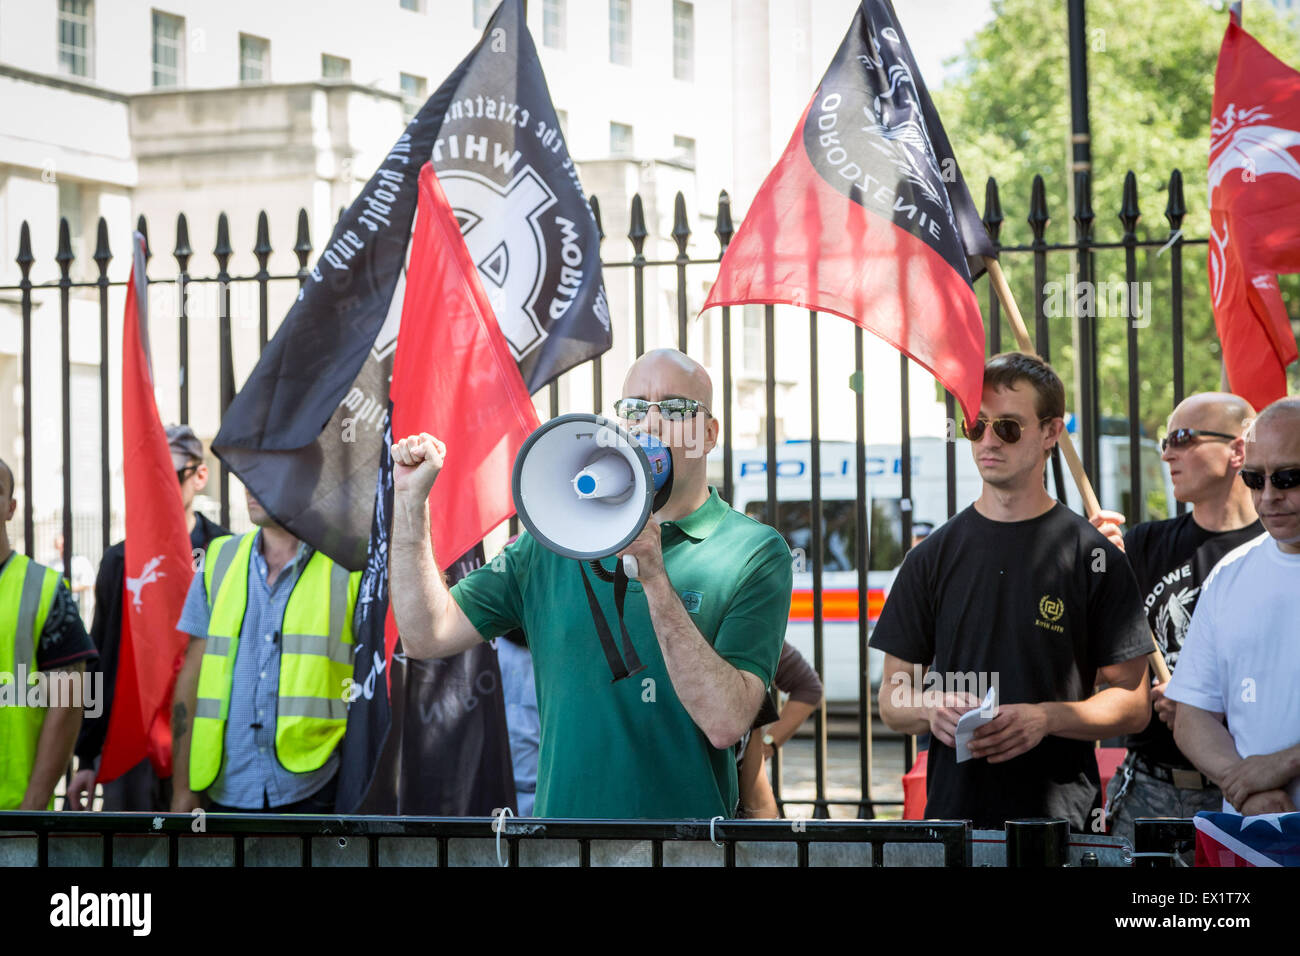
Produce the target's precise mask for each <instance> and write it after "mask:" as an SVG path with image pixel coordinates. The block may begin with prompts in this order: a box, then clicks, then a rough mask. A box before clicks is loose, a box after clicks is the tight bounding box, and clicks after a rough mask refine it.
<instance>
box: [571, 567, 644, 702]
mask: <svg viewBox="0 0 1300 956" xmlns="http://www.w3.org/2000/svg"><path fill="white" fill-rule="evenodd" d="M619 563H620V564H622V562H619ZM578 570H579V572H580V573H581V574H582V586H583V587H584V588H585V589H586V591H587V604H588V605H589V606H590V607H591V620H592V622H593V623H594V624H595V625H596V636H597V637H599V638H600V649H601V650H602V651H604V652H605V660H606V662H607V663H608V664H609V669H610V672H611V673H612V674H613V675H614V678H613V680H616V681H617V680H622V679H623V678H624V677H627V676H628V670H627V667H625V666H624V664H623V658H622V657H620V656H619V653H618V647H617V645H615V643H614V635H613V634H611V633H610V630H609V625H608V624H607V623H606V622H605V615H604V613H603V612H602V611H601V610H600V602H598V601H597V600H596V592H595V591H593V590H592V589H591V581H590V580H588V578H587V569H586V568H585V567H584V566H583V565H582V564H579V565H578ZM624 587H626V579H625V582H624ZM615 594H616V595H617V587H615ZM615 603H618V599H617V596H616V597H615ZM618 623H619V626H620V627H621V626H622V625H623V613H622V607H621V605H620V607H619V619H618ZM623 639H624V641H627V639H628V638H627V628H626V627H624V628H623ZM639 663H640V662H638V664H639ZM638 669H639V668H638ZM611 683H613V681H611Z"/></svg>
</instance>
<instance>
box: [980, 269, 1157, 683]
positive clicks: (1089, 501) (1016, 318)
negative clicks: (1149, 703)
mask: <svg viewBox="0 0 1300 956" xmlns="http://www.w3.org/2000/svg"><path fill="white" fill-rule="evenodd" d="M983 258H984V265H985V267H986V268H987V269H988V273H989V281H990V282H992V283H993V288H994V290H996V292H997V294H998V299H999V300H1000V301H1001V302H1002V308H1004V309H1005V310H1006V312H1007V318H1008V319H1010V321H1011V331H1012V333H1013V334H1014V335H1015V337H1016V344H1017V345H1018V346H1019V348H1020V351H1022V352H1027V353H1029V354H1030V355H1034V354H1037V353H1036V351H1035V349H1034V344H1033V343H1032V342H1031V341H1030V340H1029V330H1028V329H1027V328H1026V327H1025V320H1024V318H1023V317H1021V315H1020V309H1019V307H1018V306H1017V305H1016V298H1015V296H1014V295H1012V294H1011V286H1009V285H1007V277H1006V276H1005V275H1003V274H1002V266H1001V265H999V264H998V260H996V259H994V258H992V257H990V256H984V257H983ZM1060 446H1061V454H1063V455H1064V456H1065V463H1066V464H1067V465H1069V467H1070V474H1072V475H1073V476H1074V483H1075V485H1077V486H1078V488H1079V494H1080V495H1081V496H1082V497H1083V508H1084V511H1085V513H1086V514H1087V515H1088V517H1089V518H1091V517H1092V516H1093V515H1095V514H1096V513H1097V512H1098V511H1100V510H1101V503H1100V502H1099V501H1098V500H1097V493H1096V492H1095V491H1093V489H1092V482H1091V481H1089V480H1088V475H1087V474H1086V473H1085V472H1084V470H1083V462H1081V461H1080V460H1079V453H1078V452H1077V451H1075V448H1074V442H1072V441H1071V440H1070V434H1069V432H1067V431H1065V430H1064V429H1062V431H1061V438H1060ZM1151 643H1152V644H1153V645H1154V646H1153V648H1152V650H1151V653H1150V655H1148V656H1149V657H1150V660H1151V666H1152V667H1153V668H1155V672H1156V676H1157V677H1159V678H1160V683H1162V684H1163V683H1167V682H1168V680H1169V667H1168V665H1167V664H1166V663H1165V657H1164V655H1163V654H1162V653H1160V645H1159V644H1157V643H1156V636H1155V634H1152V635H1151Z"/></svg>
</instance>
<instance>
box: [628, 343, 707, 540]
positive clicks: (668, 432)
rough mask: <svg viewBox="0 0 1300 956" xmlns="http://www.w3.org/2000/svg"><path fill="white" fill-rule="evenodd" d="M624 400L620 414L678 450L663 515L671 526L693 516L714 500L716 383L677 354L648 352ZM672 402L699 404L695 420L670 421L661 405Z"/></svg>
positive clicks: (691, 417)
mask: <svg viewBox="0 0 1300 956" xmlns="http://www.w3.org/2000/svg"><path fill="white" fill-rule="evenodd" d="M623 396H624V397H623V398H621V399H620V400H619V401H618V402H617V403H616V407H615V413H616V414H617V415H618V416H619V417H620V418H622V419H623V420H624V421H627V422H629V423H631V424H632V427H633V428H634V429H636V430H640V431H645V432H648V433H649V434H651V435H654V436H655V437H656V438H658V439H659V440H660V441H662V442H663V443H664V444H665V445H667V446H668V447H669V448H671V449H672V455H673V494H672V497H671V498H669V500H668V504H667V505H665V507H664V508H662V509H661V510H660V511H659V513H658V516H659V520H661V521H667V520H670V519H672V518H675V517H679V516H680V515H683V514H690V513H691V512H692V511H694V510H695V509H696V508H698V507H699V506H700V505H702V504H704V502H705V501H706V500H707V499H708V497H709V487H708V481H707V478H706V477H705V469H706V466H707V461H706V458H707V456H708V454H709V452H710V451H712V450H713V447H714V446H715V445H716V444H717V443H718V420H717V419H716V418H714V417H713V415H712V414H711V413H710V411H709V410H710V409H712V408H713V381H712V379H710V378H709V373H708V372H707V371H705V369H704V366H703V365H701V364H700V363H699V362H697V361H695V360H694V359H693V358H691V357H689V356H688V355H685V354H683V353H682V352H679V351H677V350H676V349H655V350H654V351H652V352H647V353H646V354H645V355H643V356H641V357H640V358H639V359H637V360H636V361H635V362H633V363H632V367H631V368H629V369H628V370H627V377H626V378H625V379H624V380H623ZM668 399H686V400H688V401H694V402H698V403H699V406H700V408H699V409H698V410H697V411H696V412H695V413H693V414H691V415H689V416H684V417H681V418H676V417H675V416H674V418H672V419H670V418H666V417H665V416H664V414H663V412H662V410H661V409H660V407H659V406H658V405H657V404H650V405H648V407H644V408H643V407H642V405H641V404H640V403H647V402H648V403H657V402H659V401H663V400H668Z"/></svg>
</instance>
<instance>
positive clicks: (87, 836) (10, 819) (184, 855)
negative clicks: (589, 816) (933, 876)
mask: <svg viewBox="0 0 1300 956" xmlns="http://www.w3.org/2000/svg"><path fill="white" fill-rule="evenodd" d="M196 831H197V832H196ZM498 831H499V832H498ZM969 832H970V831H969V828H968V826H967V824H966V823H964V822H960V821H959V822H909V823H900V822H880V821H861V820H721V819H719V820H714V821H708V820H636V821H624V820H544V819H536V818H532V817H524V818H513V817H508V816H507V817H497V818H493V817H367V816H289V815H279V814H221V813H206V814H203V815H201V816H200V815H190V814H147V813H116V814H113V813H67V812H62V813H18V812H3V813H0V866H93V867H98V866H104V867H109V866H117V867H120V866H162V867H167V866H217V867H243V866H294V867H296V866H363V867H378V866H530V867H531V866H723V867H732V866H800V867H804V866H909V865H910V866H969V865H970V847H971V844H970V841H969Z"/></svg>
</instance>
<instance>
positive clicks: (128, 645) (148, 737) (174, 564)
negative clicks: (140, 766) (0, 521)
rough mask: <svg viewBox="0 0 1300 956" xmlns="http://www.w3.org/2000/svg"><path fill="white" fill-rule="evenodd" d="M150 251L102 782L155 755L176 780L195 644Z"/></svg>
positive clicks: (130, 377) (136, 319) (134, 309)
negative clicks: (164, 411)
mask: <svg viewBox="0 0 1300 956" xmlns="http://www.w3.org/2000/svg"><path fill="white" fill-rule="evenodd" d="M144 254H145V253H144V236H142V235H141V234H140V233H136V234H135V237H134V259H133V261H132V265H131V281H130V282H129V283H128V284H127V290H126V317H125V321H124V323H123V328H122V470H123V472H124V477H125V479H126V569H125V578H126V581H125V591H124V593H123V596H122V606H123V613H122V645H121V651H120V654H121V657H120V660H119V662H118V677H117V686H116V688H115V691H114V698H113V711H112V714H111V716H110V717H109V722H108V735H107V738H106V739H105V742H104V756H103V759H102V761H101V762H100V767H99V777H98V779H99V780H100V782H105V781H109V780H114V779H116V778H117V777H119V776H121V775H122V774H123V773H125V772H126V771H128V770H130V769H131V768H132V767H134V766H135V765H136V764H137V763H139V762H140V761H141V760H143V759H144V758H145V757H146V756H147V757H148V758H149V759H150V761H151V762H152V763H153V766H154V770H155V771H157V773H158V776H160V777H170V776H171V772H172V747H171V744H172V740H171V700H172V692H173V690H174V688H175V684H176V675H177V673H178V672H179V671H180V666H181V661H182V659H183V658H184V654H185V646H186V638H185V635H183V634H181V633H180V632H179V631H177V630H176V622H177V621H178V620H180V616H181V608H182V607H183V606H184V604H185V594H186V592H187V591H188V590H189V586H190V580H191V578H192V577H193V576H194V566H193V559H192V557H191V552H190V536H189V534H188V533H186V530H185V506H184V505H183V504H182V503H181V490H180V483H179V482H177V480H176V469H175V468H174V467H172V457H171V451H170V450H169V449H168V445H167V436H166V434H165V433H164V431H163V426H162V421H161V420H160V419H159V417H158V406H157V404H155V402H154V392H153V372H152V369H151V366H150V361H149V314H148V297H147V294H146V290H145V278H144V265H145V263H144Z"/></svg>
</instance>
